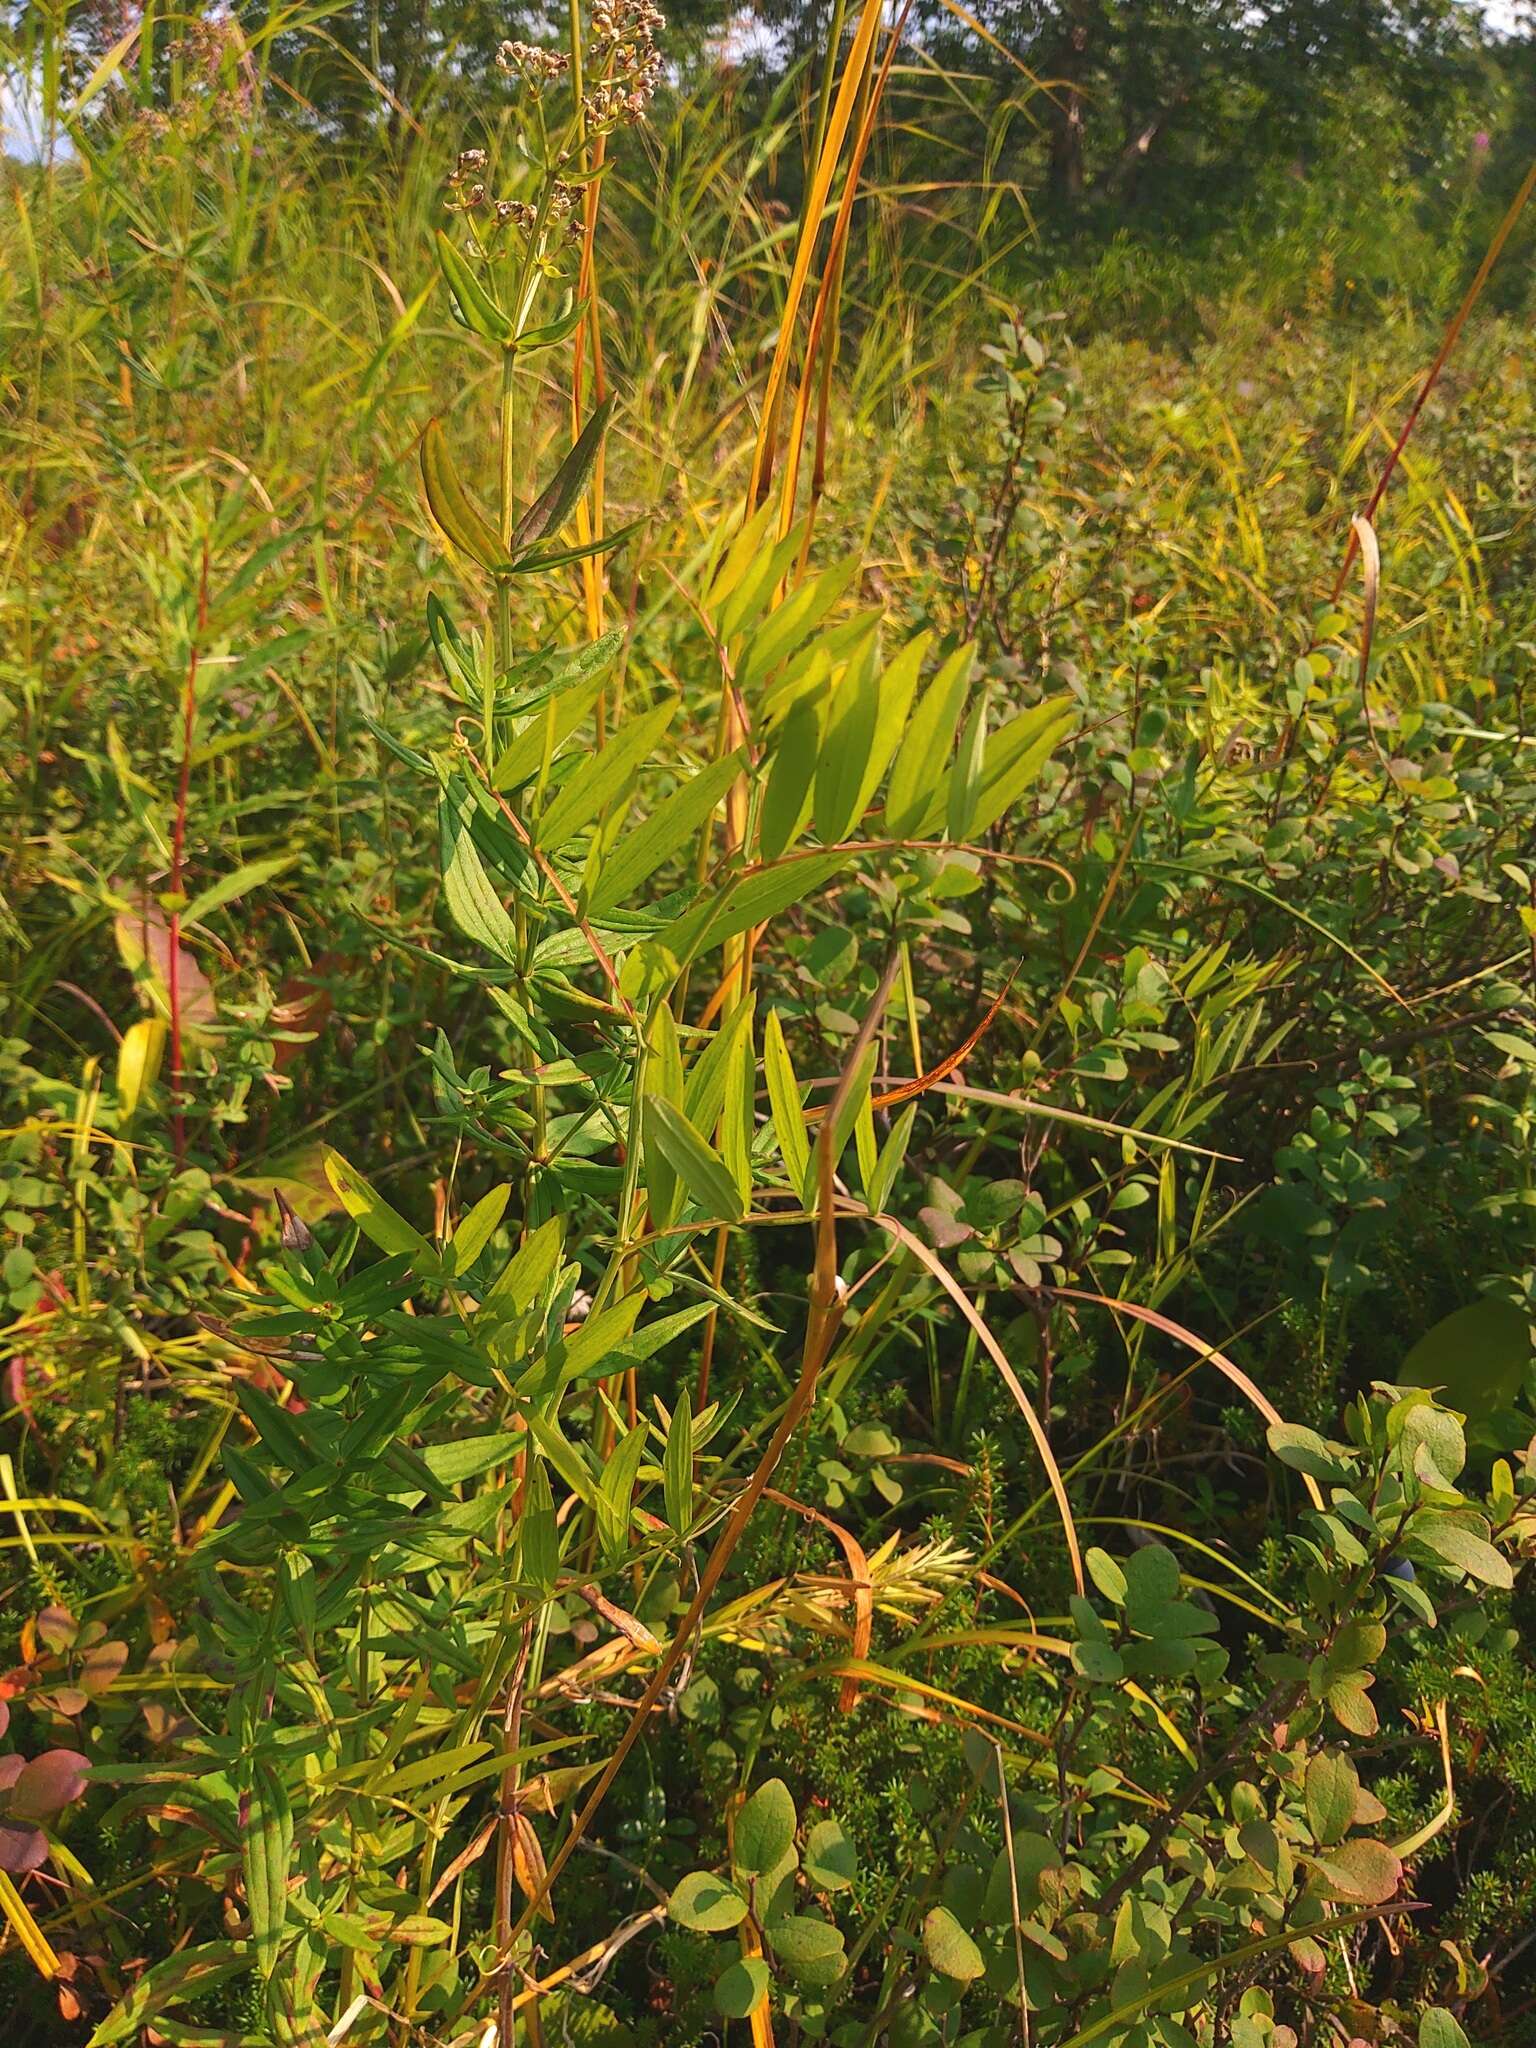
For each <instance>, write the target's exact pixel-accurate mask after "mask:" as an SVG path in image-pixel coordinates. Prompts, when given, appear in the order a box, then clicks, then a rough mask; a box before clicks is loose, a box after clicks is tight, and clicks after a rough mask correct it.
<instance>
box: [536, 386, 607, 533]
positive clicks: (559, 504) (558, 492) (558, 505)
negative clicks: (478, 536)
mask: <svg viewBox="0 0 1536 2048" xmlns="http://www.w3.org/2000/svg"><path fill="white" fill-rule="evenodd" d="M613 407H614V400H613V397H612V394H610V395H609V396H608V397H607V398H605V399H604V400H603V402H602V404H601V405H599V406H597V407H596V408H595V409H594V411H593V413H592V416H591V418H590V419H589V420H588V421H587V423H586V425H585V426H584V427H583V428H582V430H581V433H580V434H579V436H578V437H577V439H576V442H575V444H574V445H573V447H572V448H571V451H570V453H569V454H568V455H567V456H566V458H565V460H564V461H563V462H562V463H561V465H560V467H559V468H558V469H557V470H556V471H555V473H554V475H553V476H552V477H551V478H550V480H549V482H548V483H547V484H546V485H545V487H544V489H543V490H542V491H540V493H539V495H538V496H537V497H536V498H535V499H534V501H533V503H532V504H531V505H530V506H529V507H528V510H527V511H526V512H525V513H524V514H523V516H522V518H521V519H520V520H519V521H518V522H517V525H516V527H515V528H514V529H513V533H512V550H513V553H514V554H516V553H518V552H520V551H521V550H522V549H524V548H527V547H529V546H531V545H532V544H533V543H534V542H535V541H541V540H543V539H545V538H546V537H547V536H548V535H549V534H552V533H558V532H559V531H560V529H561V528H562V527H563V526H564V525H565V523H566V521H567V520H568V519H569V518H570V516H571V514H572V512H573V511H574V510H575V508H576V502H577V500H578V499H579V498H580V497H581V494H582V492H583V491H585V489H586V488H587V483H588V480H589V478H590V477H591V475H592V471H593V468H594V466H595V464H596V462H597V455H598V450H599V449H600V448H601V446H602V443H603V435H604V433H605V432H606V431H607V428H608V422H609V420H610V419H611V418H612V416H613Z"/></svg>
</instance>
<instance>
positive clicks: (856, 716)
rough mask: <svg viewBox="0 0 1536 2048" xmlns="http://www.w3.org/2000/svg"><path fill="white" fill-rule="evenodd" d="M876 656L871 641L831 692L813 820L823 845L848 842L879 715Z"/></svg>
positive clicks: (878, 680) (817, 771)
mask: <svg viewBox="0 0 1536 2048" xmlns="http://www.w3.org/2000/svg"><path fill="white" fill-rule="evenodd" d="M877 663H878V651H877V649H876V647H875V644H874V642H873V641H871V642H870V643H869V645H868V646H867V647H866V648H865V650H864V652H863V654H862V655H861V656H860V657H859V658H858V659H857V660H855V661H853V662H851V663H850V664H849V666H848V668H847V670H846V671H845V673H844V675H843V677H842V680H841V681H840V682H839V683H838V685H837V687H836V689H835V690H834V691H833V693H832V707H831V712H830V714H829V716H828V719H827V733H826V738H825V740H824V741H823V742H822V747H821V754H820V758H819V759H818V761H817V763H816V799H815V817H816V833H817V836H818V838H820V839H822V840H824V841H825V842H826V844H827V845H829V846H833V845H836V843H837V842H838V840H840V839H846V838H847V836H848V834H849V832H850V830H851V829H852V827H853V824H854V821H855V819H856V818H857V816H858V806H859V791H860V790H861V789H862V787H863V784H864V774H865V770H866V768H867V766H868V764H869V760H870V753H871V749H872V748H873V746H874V741H875V727H876V724H877V721H878V719H879V716H880V675H879V669H878V666H877Z"/></svg>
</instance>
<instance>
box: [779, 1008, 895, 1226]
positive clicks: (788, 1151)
mask: <svg viewBox="0 0 1536 2048" xmlns="http://www.w3.org/2000/svg"><path fill="white" fill-rule="evenodd" d="M763 1075H764V1078H765V1079H766V1081H767V1083H768V1101H769V1104H770V1106H771V1107H772V1110H773V1134H774V1136H775V1137H776V1138H777V1139H778V1141H779V1154H780V1157H781V1158H782V1159H783V1161H784V1165H785V1167H786V1169H787V1171H788V1173H789V1179H790V1185H791V1186H792V1187H794V1188H797V1189H798V1188H799V1187H800V1186H801V1185H802V1184H803V1183H804V1180H805V1176H806V1171H807V1168H808V1167H809V1166H810V1163H811V1141H810V1139H809V1138H808V1137H807V1136H806V1130H805V1116H804V1114H803V1111H802V1109H801V1104H800V1084H799V1083H798V1082H797V1081H796V1079H795V1070H794V1067H793V1066H792V1065H791V1063H790V1057H789V1047H788V1046H787V1045H786V1044H785V1042H784V1027H783V1025H782V1024H781V1023H780V1022H779V1013H778V1011H777V1010H770V1011H769V1012H768V1015H767V1017H766V1019H765V1020H764V1023H763ZM877 1206H878V1205H877Z"/></svg>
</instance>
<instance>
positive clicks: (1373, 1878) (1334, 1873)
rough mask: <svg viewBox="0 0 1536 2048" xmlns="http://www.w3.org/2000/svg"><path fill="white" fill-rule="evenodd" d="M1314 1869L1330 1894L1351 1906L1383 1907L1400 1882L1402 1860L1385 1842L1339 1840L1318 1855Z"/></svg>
mask: <svg viewBox="0 0 1536 2048" xmlns="http://www.w3.org/2000/svg"><path fill="white" fill-rule="evenodd" d="M1314 1868H1315V1869H1316V1870H1317V1871H1318V1872H1319V1873H1320V1875H1321V1876H1322V1877H1323V1878H1324V1879H1325V1880H1326V1882H1327V1886H1328V1890H1329V1892H1330V1894H1331V1895H1332V1896H1333V1897H1334V1898H1336V1899H1344V1900H1347V1901H1348V1902H1349V1903H1350V1904H1351V1905H1365V1906H1384V1905H1385V1904H1386V1902H1387V1900H1388V1899H1391V1898H1395V1897H1396V1895H1397V1888H1398V1886H1399V1885H1400V1884H1401V1883H1402V1881H1403V1866H1402V1863H1401V1862H1400V1861H1399V1859H1398V1858H1397V1857H1396V1856H1395V1855H1394V1854H1393V1853H1392V1851H1391V1850H1390V1849H1389V1848H1388V1847H1387V1845H1386V1843H1385V1842H1368V1841H1353V1842H1342V1843H1340V1845H1339V1847H1338V1848H1337V1849H1333V1850H1330V1852H1329V1853H1328V1855H1327V1856H1326V1857H1319V1858H1318V1859H1317V1861H1316V1863H1315V1865H1314Z"/></svg>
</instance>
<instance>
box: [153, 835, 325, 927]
mask: <svg viewBox="0 0 1536 2048" xmlns="http://www.w3.org/2000/svg"><path fill="white" fill-rule="evenodd" d="M297 859H298V855H297V854H293V853H284V854H279V855H277V856H276V857H275V858H274V859H272V860H252V861H247V862H246V864H245V866H244V867H240V868H236V869H235V871H234V873H233V874H231V875H226V876H225V877H224V879H223V881H222V882H214V883H213V884H212V885H211V887H209V888H207V889H204V890H203V891H201V893H200V894H199V895H196V896H194V897H193V898H192V901H191V902H190V903H189V904H188V905H187V907H186V909H185V910H184V911H183V912H182V920H183V922H184V923H186V924H199V923H201V921H202V920H203V919H204V918H205V917H208V916H210V915H211V914H212V913H213V912H214V911H215V910H222V909H223V907H224V905H225V904H226V903H233V902H234V901H235V899H236V897H237V896H246V895H249V893H250V892H251V890H252V889H260V888H262V887H263V886H264V885H265V884H266V883H268V882H270V881H272V880H273V879H274V877H276V876H278V875H280V874H281V873H282V872H283V870H284V868H291V867H292V866H293V864H294V862H295V860H297Z"/></svg>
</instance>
